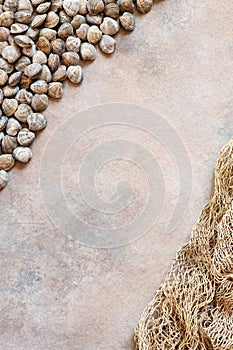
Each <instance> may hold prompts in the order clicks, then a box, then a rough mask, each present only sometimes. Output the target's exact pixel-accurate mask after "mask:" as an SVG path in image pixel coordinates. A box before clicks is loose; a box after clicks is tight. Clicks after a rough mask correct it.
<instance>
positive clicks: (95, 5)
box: [87, 0, 104, 15]
mask: <svg viewBox="0 0 233 350" xmlns="http://www.w3.org/2000/svg"><path fill="white" fill-rule="evenodd" d="M87 10H88V12H89V13H90V14H91V15H97V14H98V13H100V12H103V10H104V2H103V1H102V0H88V1H87Z"/></svg>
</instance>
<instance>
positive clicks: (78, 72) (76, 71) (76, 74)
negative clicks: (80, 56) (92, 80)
mask: <svg viewBox="0 0 233 350" xmlns="http://www.w3.org/2000/svg"><path fill="white" fill-rule="evenodd" d="M67 78H68V79H69V81H71V82H72V83H74V84H80V83H81V81H82V80H83V70H82V67H81V66H70V67H68V69H67Z"/></svg>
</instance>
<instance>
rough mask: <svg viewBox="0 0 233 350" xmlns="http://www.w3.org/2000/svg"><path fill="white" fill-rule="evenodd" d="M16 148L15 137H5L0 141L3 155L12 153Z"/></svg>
mask: <svg viewBox="0 0 233 350" xmlns="http://www.w3.org/2000/svg"><path fill="white" fill-rule="evenodd" d="M17 146H18V142H17V138H16V137H15V136H9V135H5V136H4V137H3V139H2V141H1V147H2V151H3V153H12V152H13V150H14V149H15V148H16V147H17Z"/></svg>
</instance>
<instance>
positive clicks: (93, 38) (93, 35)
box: [87, 25, 102, 45]
mask: <svg viewBox="0 0 233 350" xmlns="http://www.w3.org/2000/svg"><path fill="white" fill-rule="evenodd" d="M101 37H102V32H101V30H100V29H99V28H98V27H97V26H95V25H94V26H91V27H90V28H89V29H88V32H87V40H88V42H89V43H90V44H93V45H95V44H97V43H98V42H99V41H100V39H101Z"/></svg>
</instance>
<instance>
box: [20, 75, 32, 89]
mask: <svg viewBox="0 0 233 350" xmlns="http://www.w3.org/2000/svg"><path fill="white" fill-rule="evenodd" d="M31 82H32V79H31V78H29V77H28V76H27V75H25V74H24V73H23V74H22V76H21V79H20V83H19V86H20V88H21V89H28V88H29V86H30V84H31Z"/></svg>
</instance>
